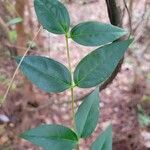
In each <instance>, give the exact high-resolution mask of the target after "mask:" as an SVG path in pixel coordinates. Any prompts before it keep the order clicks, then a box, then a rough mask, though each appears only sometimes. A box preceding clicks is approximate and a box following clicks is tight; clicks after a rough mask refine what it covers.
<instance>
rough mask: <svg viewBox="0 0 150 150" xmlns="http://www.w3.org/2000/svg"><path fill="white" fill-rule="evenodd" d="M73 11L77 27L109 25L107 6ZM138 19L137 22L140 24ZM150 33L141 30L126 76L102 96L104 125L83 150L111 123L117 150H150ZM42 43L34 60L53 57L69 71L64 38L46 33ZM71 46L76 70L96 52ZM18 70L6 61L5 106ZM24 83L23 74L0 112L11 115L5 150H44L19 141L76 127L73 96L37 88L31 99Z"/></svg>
mask: <svg viewBox="0 0 150 150" xmlns="http://www.w3.org/2000/svg"><path fill="white" fill-rule="evenodd" d="M142 4H143V5H144V3H137V4H136V6H135V7H136V11H135V12H134V13H135V14H138V15H139V18H140V13H139V12H142V10H143V9H144V6H143V7H142ZM67 7H68V9H69V12H70V13H71V18H72V20H73V21H72V25H75V24H77V23H79V22H81V21H87V20H99V21H101V22H108V19H106V18H108V17H107V13H106V9H105V10H104V8H105V3H103V2H100V1H92V2H91V3H90V2H89V3H87V4H85V5H81V3H79V2H74V3H72V4H68V5H67ZM100 8H103V9H102V10H101V9H100ZM136 17H137V16H136ZM136 17H135V18H134V19H133V20H135V21H134V22H136V23H137V24H138V19H136ZM126 26H127V25H126V23H125V27H126ZM146 27H147V25H143V26H142V27H141V26H140V29H139V30H142V32H140V33H141V34H140V35H139V34H137V33H139V32H138V30H137V33H135V36H136V37H135V38H136V40H137V41H136V42H135V44H134V45H132V46H131V47H130V48H129V50H128V52H127V53H126V56H125V59H124V63H123V65H122V68H121V71H120V72H119V73H118V75H117V77H116V78H115V79H114V81H113V82H112V83H111V84H110V85H109V86H108V87H107V88H106V89H104V90H103V91H102V92H101V94H100V97H101V100H100V108H101V110H100V111H101V115H100V119H99V120H100V121H99V125H98V127H97V129H96V131H95V133H94V135H93V136H92V137H89V138H88V139H86V141H82V142H81V147H82V149H83V150H88V149H89V148H88V147H89V145H90V144H91V143H92V141H93V140H94V139H95V138H96V137H97V136H98V134H99V133H100V132H101V131H102V130H104V129H105V128H106V127H107V125H109V124H110V123H112V124H113V146H114V148H113V149H114V150H148V149H150V132H149V131H150V128H149V127H150V119H149V118H148V117H147V116H149V115H150V110H149V108H150V65H149V64H150V53H149V52H148V51H145V47H146V45H147V43H148V42H149V35H148V33H149V32H148V31H147V29H146ZM39 40H40V41H39V43H37V48H36V49H34V50H32V51H31V52H30V53H31V54H33V55H43V56H46V57H51V58H54V59H56V60H58V61H59V62H61V63H63V64H65V65H66V66H68V65H67V62H66V60H67V59H66V50H65V49H66V48H65V46H64V43H65V39H64V37H63V36H55V35H53V34H50V33H47V32H46V31H44V30H43V31H42V33H41V36H40V39H39ZM69 45H70V46H69V47H70V50H71V59H72V66H73V67H74V68H75V66H76V65H77V64H78V62H79V61H80V60H81V59H82V58H83V57H84V56H86V55H87V53H89V52H90V51H92V50H93V48H87V47H84V46H80V45H78V44H76V43H74V42H72V41H69ZM41 47H42V50H41ZM94 49H95V48H94ZM93 65H94V64H93ZM15 68H16V65H15V62H14V61H13V60H12V59H10V58H9V57H8V55H5V56H3V57H1V56H0V100H1V99H2V97H3V95H4V93H5V91H6V88H7V86H8V84H9V81H10V79H11V77H12V74H13V72H14V70H15ZM22 80H23V78H22V76H21V75H20V74H18V75H17V76H16V78H15V82H14V84H13V86H12V88H11V92H10V93H9V96H8V97H7V100H6V102H5V103H4V107H3V108H2V109H1V110H0V117H1V116H2V115H5V116H7V117H8V118H9V120H10V121H9V122H8V123H1V120H0V150H38V148H37V147H35V146H33V145H32V144H30V143H29V142H26V141H24V140H22V139H20V138H18V135H19V134H20V133H22V132H23V131H25V130H27V129H29V128H32V127H35V126H37V125H39V124H41V123H48V124H50V123H59V124H65V125H66V126H69V127H70V125H71V116H70V112H71V110H70V108H71V104H70V93H69V92H67V91H65V92H63V93H60V94H53V93H50V94H47V93H44V92H42V91H41V90H39V89H38V88H36V87H35V86H33V89H32V93H30V94H31V95H28V93H24V89H23V85H22V84H23V81H22ZM89 91H91V89H86V90H84V89H78V88H77V89H75V98H76V99H77V105H79V104H80V102H81V99H80V98H81V97H82V96H83V95H85V94H86V93H88V92H89ZM141 109H142V110H141ZM143 110H144V114H143V112H142V111H143ZM0 119H1V118H0ZM144 124H146V125H144ZM82 149H81V150H82Z"/></svg>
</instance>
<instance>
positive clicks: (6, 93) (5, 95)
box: [0, 27, 42, 106]
mask: <svg viewBox="0 0 150 150" xmlns="http://www.w3.org/2000/svg"><path fill="white" fill-rule="evenodd" d="M41 29H42V27H40V28H39V29H38V31H37V33H36V34H35V36H34V38H33V40H32V41H31V43H30V45H29V47H28V48H27V50H26V51H25V53H24V55H23V56H22V58H21V60H20V62H19V64H18V66H17V68H16V70H15V72H14V74H13V76H12V79H11V81H10V84H9V86H8V88H7V90H6V92H5V94H4V97H3V99H2V101H1V102H0V106H2V104H3V103H4V102H5V100H6V98H7V95H8V93H9V91H10V88H11V87H12V84H13V82H14V79H15V77H16V74H17V72H18V70H19V68H20V66H21V64H22V62H23V60H24V58H25V56H26V55H27V53H28V52H29V50H30V48H31V46H32V43H33V42H34V41H35V39H36V38H37V36H38V34H39V32H40V31H41Z"/></svg>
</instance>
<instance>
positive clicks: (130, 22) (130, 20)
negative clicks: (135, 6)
mask: <svg viewBox="0 0 150 150" xmlns="http://www.w3.org/2000/svg"><path fill="white" fill-rule="evenodd" d="M123 3H124V6H125V8H126V10H127V13H128V17H129V28H130V33H129V37H130V36H131V34H132V18H131V15H130V11H129V8H128V6H127V4H126V0H123ZM129 37H128V38H129Z"/></svg>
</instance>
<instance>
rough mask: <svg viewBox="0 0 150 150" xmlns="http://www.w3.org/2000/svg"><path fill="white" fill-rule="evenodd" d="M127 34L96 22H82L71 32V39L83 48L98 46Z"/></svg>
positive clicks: (119, 29)
mask: <svg viewBox="0 0 150 150" xmlns="http://www.w3.org/2000/svg"><path fill="white" fill-rule="evenodd" d="M125 34H127V32H126V31H125V30H123V29H121V28H118V27H116V26H113V25H110V24H105V23H100V22H96V21H89V22H84V23H80V24H78V25H76V26H75V27H74V28H73V29H72V30H71V33H70V35H71V38H72V39H73V40H74V41H75V42H77V43H79V44H81V45H85V46H100V45H104V44H107V43H110V42H113V41H114V40H116V39H118V38H120V37H122V36H123V35H125Z"/></svg>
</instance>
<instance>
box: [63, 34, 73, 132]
mask: <svg viewBox="0 0 150 150" xmlns="http://www.w3.org/2000/svg"><path fill="white" fill-rule="evenodd" d="M65 37H66V48H67V60H68V66H69V71H70V73H71V88H70V92H71V107H72V118H73V129H74V130H75V111H74V108H75V107H74V80H73V73H72V67H71V58H70V51H69V42H68V35H67V34H66V36H65Z"/></svg>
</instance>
